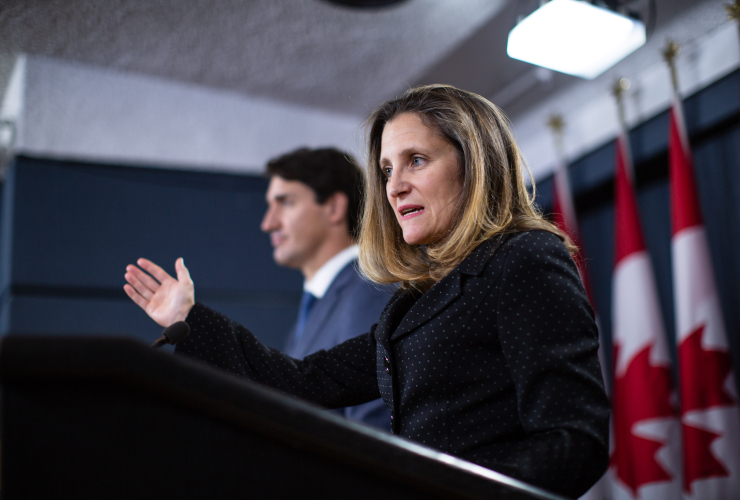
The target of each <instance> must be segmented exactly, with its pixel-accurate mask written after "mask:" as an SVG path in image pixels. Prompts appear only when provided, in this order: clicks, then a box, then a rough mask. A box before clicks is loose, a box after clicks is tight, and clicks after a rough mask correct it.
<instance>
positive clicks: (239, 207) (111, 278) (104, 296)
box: [0, 157, 302, 345]
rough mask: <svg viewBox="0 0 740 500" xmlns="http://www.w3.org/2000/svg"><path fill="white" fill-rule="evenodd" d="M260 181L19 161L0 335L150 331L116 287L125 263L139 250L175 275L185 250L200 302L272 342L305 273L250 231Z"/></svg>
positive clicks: (6, 240)
mask: <svg viewBox="0 0 740 500" xmlns="http://www.w3.org/2000/svg"><path fill="white" fill-rule="evenodd" d="M266 186H267V182H266V181H265V180H264V179H262V178H259V177H251V176H236V175H227V174H212V173H200V172H187V171H173V170H161V169H149V168H138V167H116V166H106V165H92V164H84V163H74V162H59V161H48V160H39V159H33V158H26V157H19V158H17V159H16V161H15V163H14V165H12V167H11V170H10V173H9V175H8V177H7V178H6V182H5V184H4V195H3V202H4V203H3V212H2V214H1V215H2V231H0V265H2V267H0V272H1V273H2V276H0V283H2V293H3V295H2V297H3V300H4V301H5V303H4V304H3V305H4V306H5V307H4V308H3V310H4V311H5V312H4V314H3V316H2V317H1V318H0V328H1V329H2V330H1V331H2V332H4V333H34V332H36V333H38V332H59V333H123V334H126V335H134V336H140V337H142V338H144V337H145V338H151V336H152V335H155V336H156V333H157V332H158V331H159V328H158V327H157V326H156V325H150V324H149V323H150V322H149V320H148V319H147V318H146V317H145V316H144V313H143V312H142V311H140V310H139V309H138V307H136V306H135V305H134V304H133V303H132V302H130V301H129V299H128V298H127V297H126V295H125V294H124V292H123V289H122V286H123V283H124V280H123V274H124V270H125V266H126V264H128V263H133V262H135V260H136V259H137V258H138V257H147V258H149V259H151V260H153V261H155V262H157V263H159V264H160V265H162V267H164V268H165V269H167V270H168V271H169V272H171V273H174V261H175V259H176V258H177V257H183V258H184V259H185V263H186V265H187V266H188V268H189V269H190V272H191V276H192V278H193V281H194V282H195V285H196V299H197V300H199V301H202V302H204V303H206V304H214V305H217V306H218V307H220V308H221V309H223V310H224V311H225V312H228V313H229V314H232V315H233V316H234V317H235V319H240V320H243V321H244V322H245V323H246V324H247V325H248V326H251V327H253V328H254V330H255V332H256V333H258V334H261V336H262V338H263V339H264V340H266V342H267V343H268V344H271V345H280V344H281V343H282V337H283V335H284V334H285V332H287V330H288V329H289V328H290V325H291V324H292V322H293V320H294V316H295V310H296V306H297V302H298V300H299V296H300V287H301V281H302V279H301V276H300V273H298V272H297V271H293V270H287V269H283V268H280V267H278V266H277V265H275V264H274V262H273V261H272V251H271V248H270V245H269V240H268V237H267V236H266V235H265V234H263V233H262V232H260V230H259V224H260V220H261V217H262V214H263V212H264V208H265V202H264V194H265V189H266ZM218 307H217V308H218ZM144 332H146V333H144Z"/></svg>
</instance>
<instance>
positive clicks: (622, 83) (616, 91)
mask: <svg viewBox="0 0 740 500" xmlns="http://www.w3.org/2000/svg"><path fill="white" fill-rule="evenodd" d="M629 88H630V81H629V80H628V79H626V78H620V79H619V80H617V81H615V82H614V85H613V86H612V95H613V96H614V99H616V101H617V114H618V117H619V127H620V128H621V129H622V132H626V131H627V120H626V119H625V117H624V116H625V115H624V98H623V94H624V91H625V90H629Z"/></svg>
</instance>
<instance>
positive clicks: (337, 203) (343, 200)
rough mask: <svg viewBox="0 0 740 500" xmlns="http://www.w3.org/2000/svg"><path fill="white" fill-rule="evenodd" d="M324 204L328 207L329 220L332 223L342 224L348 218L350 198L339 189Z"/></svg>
mask: <svg viewBox="0 0 740 500" xmlns="http://www.w3.org/2000/svg"><path fill="white" fill-rule="evenodd" d="M324 206H325V207H326V214H327V217H328V220H329V222H331V223H332V224H341V223H343V222H345V221H346V220H347V210H348V208H349V198H348V197H347V195H346V194H344V193H342V192H341V191H337V192H336V193H334V194H333V195H331V196H329V198H327V199H326V201H325V202H324Z"/></svg>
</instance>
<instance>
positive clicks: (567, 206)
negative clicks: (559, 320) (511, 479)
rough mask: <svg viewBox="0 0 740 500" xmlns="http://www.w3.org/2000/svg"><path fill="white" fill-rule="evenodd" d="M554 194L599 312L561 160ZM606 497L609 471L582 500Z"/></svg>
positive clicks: (558, 217)
mask: <svg viewBox="0 0 740 500" xmlns="http://www.w3.org/2000/svg"><path fill="white" fill-rule="evenodd" d="M553 195H554V196H553V211H552V221H553V223H554V224H555V225H556V226H558V228H559V229H560V230H561V231H563V232H564V233H565V234H567V235H568V237H569V238H570V239H571V241H572V242H573V243H574V244H575V245H576V246H577V247H578V253H577V254H576V255H575V256H574V257H575V262H576V265H577V266H578V272H579V273H580V275H581V281H582V282H583V287H584V288H585V289H586V295H587V296H588V300H589V302H591V307H593V309H594V312H596V304H595V302H594V300H593V296H592V295H591V280H590V279H589V275H588V266H586V259H585V255H584V253H583V245H582V243H581V235H580V230H579V229H578V219H577V218H576V210H575V206H574V204H573V195H572V192H571V189H570V179H569V177H568V166H567V164H566V163H565V162H564V161H559V162H558V164H557V166H556V168H555V174H554V175H553ZM597 322H598V319H597ZM599 341H600V342H599V361H601V370H602V376H603V379H604V383H606V380H607V377H606V372H605V371H604V368H605V367H606V364H605V363H604V356H603V349H604V343H603V341H602V339H601V329H599ZM604 498H609V495H608V478H607V477H606V474H605V475H604V477H602V478H601V479H599V481H598V482H597V483H596V484H595V485H593V486H592V487H591V489H590V490H588V492H586V493H585V494H584V495H582V496H581V497H580V500H602V499H604Z"/></svg>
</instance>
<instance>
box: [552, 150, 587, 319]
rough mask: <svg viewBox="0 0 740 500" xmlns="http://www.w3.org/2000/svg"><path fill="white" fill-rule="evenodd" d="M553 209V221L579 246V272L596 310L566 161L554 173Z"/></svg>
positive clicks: (576, 259) (577, 259)
mask: <svg viewBox="0 0 740 500" xmlns="http://www.w3.org/2000/svg"><path fill="white" fill-rule="evenodd" d="M553 194H554V197H553V211H552V221H553V223H554V224H555V225H556V226H558V228H559V229H560V230H561V231H563V232H564V233H565V234H567V235H568V237H569V238H570V239H571V241H572V242H573V243H574V244H575V245H576V246H577V247H578V254H577V255H576V256H575V257H576V258H575V261H576V265H577V266H578V272H579V273H580V275H581V281H582V282H583V286H584V288H585V289H586V294H587V295H588V300H589V302H591V307H593V308H594V310H596V307H595V304H594V301H593V297H592V295H591V282H590V279H589V276H588V268H587V267H586V261H585V256H584V253H583V245H582V242H581V234H580V230H579V229H578V220H577V219H576V210H575V207H574V205H573V195H572V192H571V189H570V179H569V178H568V166H567V165H566V164H565V162H562V161H559V162H558V165H557V167H556V168H555V174H554V175H553Z"/></svg>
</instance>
